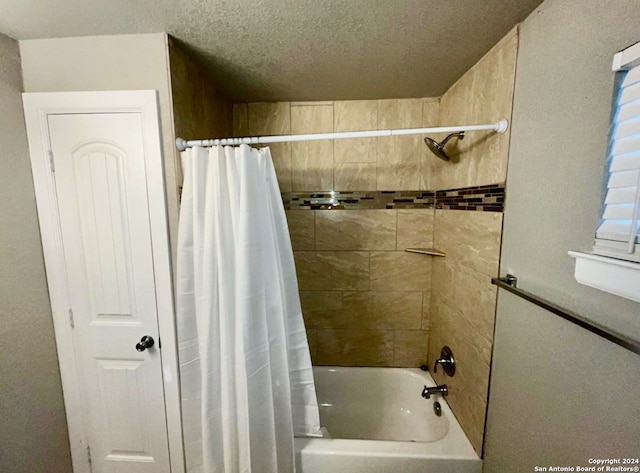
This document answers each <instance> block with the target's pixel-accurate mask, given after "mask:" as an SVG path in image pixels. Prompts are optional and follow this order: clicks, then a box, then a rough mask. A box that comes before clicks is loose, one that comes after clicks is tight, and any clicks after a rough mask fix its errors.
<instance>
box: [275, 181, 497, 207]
mask: <svg viewBox="0 0 640 473" xmlns="http://www.w3.org/2000/svg"><path fill="white" fill-rule="evenodd" d="M504 198H505V187H504V184H491V185H488V186H475V187H464V188H460V189H445V190H440V191H349V192H339V191H324V192H283V193H282V201H283V202H284V208H285V209H286V210H363V209H433V208H434V207H435V208H437V209H446V210H473V211H483V212H502V211H503V210H504Z"/></svg>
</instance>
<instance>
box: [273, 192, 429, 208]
mask: <svg viewBox="0 0 640 473" xmlns="http://www.w3.org/2000/svg"><path fill="white" fill-rule="evenodd" d="M282 200H283V202H284V208H285V209H287V210H362V209H417V208H428V209H432V208H433V207H434V206H435V203H436V193H435V192H433V191H361V192H360V191H353V192H339V191H326V192H283V193H282Z"/></svg>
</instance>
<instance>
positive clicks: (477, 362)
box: [429, 210, 502, 452]
mask: <svg viewBox="0 0 640 473" xmlns="http://www.w3.org/2000/svg"><path fill="white" fill-rule="evenodd" d="M501 235H502V214H501V213H498V212H467V211H459V210H436V215H435V234H434V240H435V241H434V246H435V247H437V248H438V249H440V250H442V251H444V252H445V253H446V255H447V256H446V257H444V258H436V259H435V260H434V262H433V275H432V285H431V306H430V316H431V334H430V340H429V366H430V367H433V362H434V360H436V359H437V358H438V356H439V354H440V349H441V348H442V347H443V346H444V345H448V346H449V347H450V348H451V349H452V350H453V353H454V356H455V358H456V366H457V370H456V374H455V376H454V377H452V378H450V377H448V376H445V375H444V374H442V370H439V372H438V373H435V374H434V379H435V380H436V382H437V383H446V384H447V386H448V387H449V396H448V399H447V401H448V402H449V404H450V405H451V407H452V409H453V410H454V412H455V414H456V418H457V419H458V421H459V422H460V424H461V425H462V427H463V428H464V430H465V432H466V433H467V436H468V437H469V440H471V443H472V444H473V446H474V448H475V449H476V450H477V451H478V452H480V451H481V449H482V436H483V430H484V416H485V410H486V402H487V389H488V385H489V363H490V361H491V347H492V344H493V323H494V318H495V306H496V288H495V286H492V284H491V278H492V277H495V276H496V275H497V274H498V261H499V257H500V240H501Z"/></svg>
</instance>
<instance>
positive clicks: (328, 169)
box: [234, 98, 439, 192]
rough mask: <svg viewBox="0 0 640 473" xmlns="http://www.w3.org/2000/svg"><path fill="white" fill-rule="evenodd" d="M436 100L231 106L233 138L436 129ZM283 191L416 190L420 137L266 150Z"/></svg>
mask: <svg viewBox="0 0 640 473" xmlns="http://www.w3.org/2000/svg"><path fill="white" fill-rule="evenodd" d="M438 104H439V100H438V99H437V98H424V99H397V100H353V101H336V102H276V103H266V102H261V103H249V104H234V133H235V135H236V136H259V135H286V134H302V133H331V132H341V131H361V130H386V129H389V128H418V127H426V126H437V124H438ZM270 148H271V152H272V156H273V158H274V163H275V166H276V171H277V174H278V182H279V184H280V190H281V191H282V192H290V191H310V190H315V191H317V190H338V191H344V190H418V189H426V187H425V186H424V183H422V182H420V176H421V175H422V173H421V168H422V167H423V166H425V165H426V162H427V161H426V158H425V156H426V155H425V153H426V152H427V150H426V147H425V146H424V144H423V143H422V137H421V136H395V137H384V138H376V139H372V138H360V139H347V140H336V141H311V142H306V143H282V144H275V145H271V146H270Z"/></svg>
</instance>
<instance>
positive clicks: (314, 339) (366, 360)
mask: <svg viewBox="0 0 640 473" xmlns="http://www.w3.org/2000/svg"><path fill="white" fill-rule="evenodd" d="M517 48H518V32H517V29H514V30H512V31H511V32H509V33H508V34H507V35H506V36H505V37H504V38H503V39H502V40H501V41H500V42H499V43H498V44H497V45H496V46H494V47H493V48H492V49H491V50H490V51H489V52H488V53H487V54H486V55H485V56H484V57H483V58H482V59H481V60H480V61H478V63H477V64H476V65H474V66H473V67H472V68H471V69H470V70H469V71H467V72H466V73H465V74H464V75H463V76H462V77H461V78H460V79H459V80H458V81H457V82H456V83H455V84H454V85H453V86H451V88H450V89H449V90H448V91H447V92H446V93H445V94H444V95H443V96H442V97H439V98H438V97H437V98H416V99H390V100H354V101H329V102H277V103H249V104H246V103H245V104H234V106H233V114H234V117H233V118H234V120H233V127H234V134H235V135H236V136H256V135H258V136H259V135H283V134H297V133H325V132H334V131H335V132H340V131H357V130H372V129H389V128H414V127H427V126H439V125H443V126H444V125H457V124H480V123H494V122H496V121H497V120H499V119H501V118H506V119H508V120H510V118H511V109H512V98H513V87H514V77H515V65H516V53H517ZM509 134H510V130H507V132H506V133H504V134H496V133H487V132H478V133H468V134H467V135H466V136H465V138H464V139H463V140H458V141H455V142H452V143H451V144H450V145H447V151H448V153H449V154H450V156H451V157H452V159H451V161H449V162H445V161H442V160H440V159H437V158H436V157H434V156H433V155H432V154H431V153H430V152H429V150H428V149H427V148H426V146H425V145H424V143H423V142H422V138H423V137H422V136H392V137H383V138H373V139H372V138H366V139H350V140H335V141H315V142H314V141H310V142H300V143H281V144H276V145H273V146H270V148H271V154H272V156H273V159H274V164H275V167H276V173H277V175H278V182H279V184H280V190H281V191H282V192H283V199H284V201H285V205H286V207H287V209H288V210H287V211H286V212H287V219H288V222H289V227H290V232H291V239H292V244H293V248H294V256H295V261H296V267H297V271H298V280H299V286H300V298H301V301H302V308H303V312H304V317H305V322H306V325H307V332H308V336H309V343H310V347H311V350H312V355H313V362H314V363H316V364H335V365H357V366H410V367H411V366H413V367H415V366H419V365H420V364H422V363H425V361H427V360H428V365H429V367H430V368H432V367H433V362H434V360H435V359H437V357H438V355H439V353H440V348H441V347H442V346H443V345H448V346H450V347H451V348H452V349H453V352H454V354H455V357H456V362H457V371H456V375H455V377H453V378H450V377H446V376H444V375H443V374H442V370H439V371H438V373H435V374H434V379H435V380H436V382H438V383H446V384H447V386H449V388H450V390H449V396H448V399H447V401H448V403H449V404H450V405H451V407H452V409H453V411H454V413H455V415H456V418H457V419H458V421H459V422H460V424H461V425H462V427H463V429H464V430H465V432H466V434H467V436H468V437H469V440H470V441H471V443H472V445H473V446H474V448H475V449H476V451H477V452H478V453H481V452H482V442H483V431H484V421H485V414H486V402H487V390H488V385H489V364H490V359H491V347H492V344H493V322H494V317H495V303H496V289H495V286H492V285H491V277H495V276H497V275H498V263H499V255H500V239H501V234H502V207H503V205H504V188H503V187H502V186H501V185H500V184H497V183H503V182H505V180H506V170H507V158H508V151H509ZM432 136H433V137H434V138H436V139H438V140H441V139H443V138H444V137H445V136H446V134H433V135H432ZM326 189H331V190H332V191H324V192H318V191H321V190H326ZM357 189H366V191H365V192H353V191H354V190H357ZM434 190H435V191H434ZM412 247H413V248H416V247H417V248H420V247H435V248H436V249H439V250H442V251H443V252H444V253H445V255H446V256H444V257H439V256H427V255H423V254H415V253H407V252H405V251H404V249H405V248H412Z"/></svg>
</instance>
